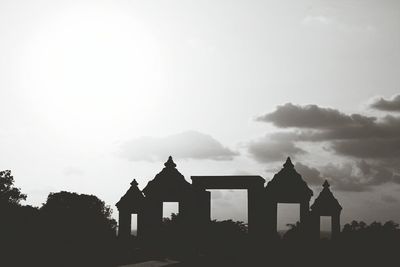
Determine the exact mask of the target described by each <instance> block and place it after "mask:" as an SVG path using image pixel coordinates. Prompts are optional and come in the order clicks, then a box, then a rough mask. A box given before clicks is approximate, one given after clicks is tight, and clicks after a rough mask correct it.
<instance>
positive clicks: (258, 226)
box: [247, 185, 267, 238]
mask: <svg viewBox="0 0 400 267" xmlns="http://www.w3.org/2000/svg"><path fill="white" fill-rule="evenodd" d="M263 189H264V188H263V186H262V185H261V186H260V187H254V188H249V189H248V190H247V205H248V207H247V212H248V214H247V219H248V229H249V235H251V236H254V237H256V238H262V237H264V235H265V228H266V227H267V222H266V220H265V218H266V215H265V213H266V211H265V207H264V205H265V202H264V199H263V198H264V195H263Z"/></svg>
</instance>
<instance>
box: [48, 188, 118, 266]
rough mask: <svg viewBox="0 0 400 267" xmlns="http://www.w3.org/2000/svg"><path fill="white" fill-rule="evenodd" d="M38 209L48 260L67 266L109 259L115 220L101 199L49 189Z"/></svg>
mask: <svg viewBox="0 0 400 267" xmlns="http://www.w3.org/2000/svg"><path fill="white" fill-rule="evenodd" d="M40 213H41V221H42V222H43V233H44V239H45V243H46V245H45V249H46V250H47V251H49V253H50V255H52V259H50V260H54V261H57V264H59V263H58V262H59V261H62V262H63V263H65V264H66V265H71V266H75V265H77V264H84V263H87V264H88V265H93V264H98V263H104V262H105V261H107V260H110V259H109V258H108V256H107V255H108V254H110V253H111V252H112V247H113V242H114V238H115V229H116V222H115V220H114V219H112V218H111V209H110V207H108V206H106V205H105V203H104V201H102V200H100V199H98V198H97V197H96V196H93V195H85V194H77V193H70V192H65V191H62V192H58V193H51V194H49V196H48V198H47V201H46V203H44V204H43V206H42V207H41V209H40ZM48 264H50V263H48Z"/></svg>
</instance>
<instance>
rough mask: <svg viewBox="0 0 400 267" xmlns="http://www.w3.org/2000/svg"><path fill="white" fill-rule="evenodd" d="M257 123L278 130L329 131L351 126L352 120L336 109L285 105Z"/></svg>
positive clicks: (261, 117) (260, 118) (264, 116)
mask: <svg viewBox="0 0 400 267" xmlns="http://www.w3.org/2000/svg"><path fill="white" fill-rule="evenodd" d="M257 120H258V121H264V122H271V123H272V124H273V125H275V126H276V127H279V128H313V129H329V128H332V127H344V126H347V125H351V124H352V123H353V120H352V118H351V117H350V116H347V115H345V114H343V113H341V112H339V111H338V110H336V109H331V108H320V107H318V106H317V105H307V106H298V105H293V104H292V103H287V104H285V105H283V106H278V107H277V109H276V110H275V111H274V112H272V113H268V114H266V115H263V116H260V117H258V118H257Z"/></svg>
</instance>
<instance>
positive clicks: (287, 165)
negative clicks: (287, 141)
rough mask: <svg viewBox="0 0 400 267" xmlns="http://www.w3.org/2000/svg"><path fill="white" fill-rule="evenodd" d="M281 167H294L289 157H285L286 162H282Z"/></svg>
mask: <svg viewBox="0 0 400 267" xmlns="http://www.w3.org/2000/svg"><path fill="white" fill-rule="evenodd" d="M283 167H285V168H293V167H294V165H293V163H292V161H291V160H290V157H288V158H287V159H286V162H285V164H283Z"/></svg>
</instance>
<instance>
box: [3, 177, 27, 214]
mask: <svg viewBox="0 0 400 267" xmlns="http://www.w3.org/2000/svg"><path fill="white" fill-rule="evenodd" d="M25 199H26V195H25V194H22V193H21V190H20V189H19V188H16V187H14V177H13V176H12V175H11V171H10V170H5V171H0V205H2V206H4V205H19V203H20V201H21V200H25Z"/></svg>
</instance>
